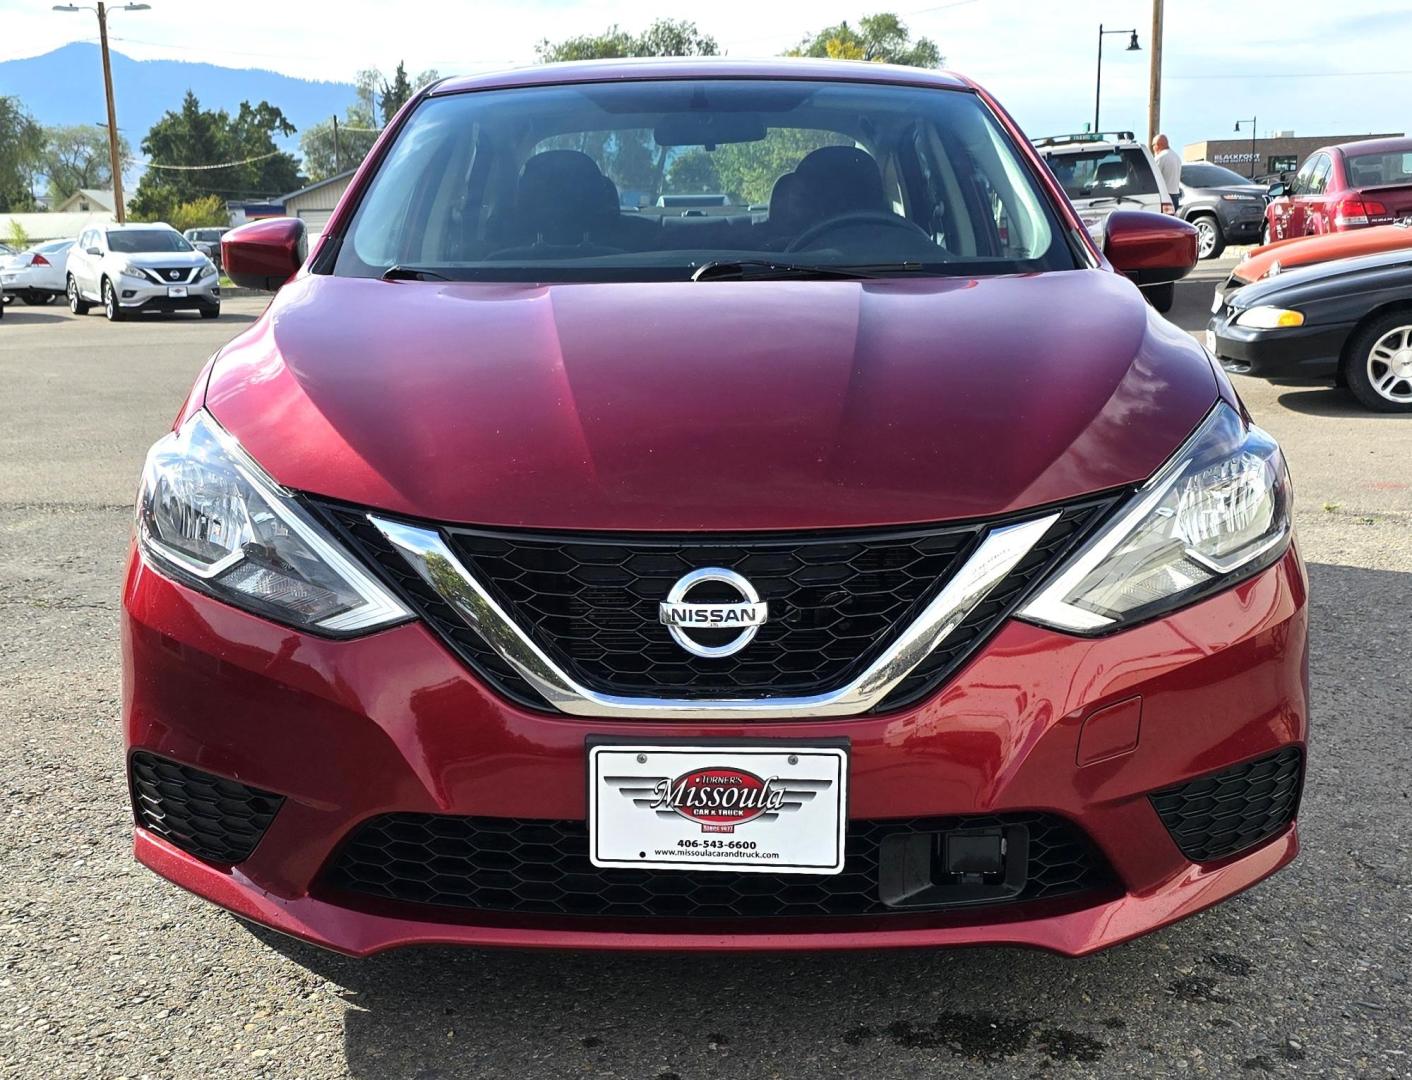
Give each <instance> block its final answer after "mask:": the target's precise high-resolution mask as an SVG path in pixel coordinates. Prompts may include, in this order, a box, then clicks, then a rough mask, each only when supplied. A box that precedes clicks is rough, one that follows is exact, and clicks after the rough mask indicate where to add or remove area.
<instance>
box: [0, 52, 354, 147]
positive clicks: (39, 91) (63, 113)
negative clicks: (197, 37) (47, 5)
mask: <svg viewBox="0 0 1412 1080" xmlns="http://www.w3.org/2000/svg"><path fill="white" fill-rule="evenodd" d="M111 58H112V65H113V97H114V99H115V101H116V102H117V110H118V129H119V130H120V131H122V133H123V134H124V135H126V136H127V140H128V143H129V144H131V146H132V148H133V152H134V153H137V152H139V150H138V148H139V146H140V144H141V142H142V139H143V136H145V135H146V134H147V131H148V129H149V128H151V127H152V125H153V124H154V123H155V122H156V121H157V120H158V119H159V118H160V117H161V115H162V114H163V113H164V112H166V111H168V110H169V109H178V108H180V107H181V100H182V98H183V97H184V96H185V95H186V91H187V90H188V89H189V90H193V91H195V93H196V96H197V97H198V98H199V99H200V101H201V105H202V107H203V108H207V109H226V110H227V111H229V112H231V113H235V112H236V111H238V110H239V108H240V103H241V102H242V101H249V102H251V103H255V102H258V101H261V100H264V101H268V102H269V103H270V104H271V105H274V106H276V107H277V108H279V109H281V110H282V111H283V112H284V115H285V116H287V117H288V118H289V121H290V123H292V124H293V125H294V126H295V127H297V128H298V129H299V130H300V131H303V130H304V129H305V128H307V127H309V126H310V125H311V124H316V123H318V122H319V121H320V120H326V119H328V118H329V117H330V116H332V115H333V114H335V113H337V114H338V115H339V116H342V115H343V110H344V108H345V107H346V106H347V105H348V104H349V103H350V102H351V101H352V100H353V97H354V88H353V84H352V83H339V82H316V81H314V80H312V79H297V78H294V77H293V76H290V75H281V74H279V73H278V72H275V71H264V70H261V69H258V68H228V67H219V66H217V65H216V64H194V63H188V62H187V61H184V60H134V59H132V58H131V57H129V56H124V55H123V54H122V53H120V52H112V53H111ZM0 95H9V96H14V97H18V98H19V99H20V101H21V102H22V103H23V104H24V107H25V108H26V109H27V110H28V111H29V114H30V115H31V116H33V117H34V119H35V120H36V121H37V122H38V123H40V124H96V123H101V122H105V121H106V120H107V112H106V107H105V105H104V102H103V61H102V57H101V55H100V54H99V50H98V46H97V45H93V44H90V43H87V42H74V43H72V44H69V45H64V46H62V47H61V48H58V49H55V50H54V51H53V52H48V53H45V54H43V55H42V56H29V57H25V58H24V59H21V60H6V61H3V62H0ZM298 139H299V137H298V135H295V136H294V137H293V138H292V139H287V140H280V142H281V143H282V144H283V145H284V148H285V149H290V150H294V149H297V147H298Z"/></svg>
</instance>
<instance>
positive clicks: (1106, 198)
mask: <svg viewBox="0 0 1412 1080" xmlns="http://www.w3.org/2000/svg"><path fill="white" fill-rule="evenodd" d="M1101 202H1135V203H1137V204H1138V206H1146V205H1147V204H1146V203H1145V202H1143V201H1142V200H1141V199H1139V198H1136V197H1135V196H1132V195H1097V196H1094V197H1093V198H1092V199H1090V201H1089V205H1090V206H1094V205H1096V204H1098V203H1101Z"/></svg>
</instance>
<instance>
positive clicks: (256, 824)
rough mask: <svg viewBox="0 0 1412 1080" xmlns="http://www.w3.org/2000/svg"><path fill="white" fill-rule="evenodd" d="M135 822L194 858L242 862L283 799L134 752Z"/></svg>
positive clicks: (186, 766) (188, 767) (263, 831)
mask: <svg viewBox="0 0 1412 1080" xmlns="http://www.w3.org/2000/svg"><path fill="white" fill-rule="evenodd" d="M130 768H131V773H130V775H131V781H132V806H133V811H134V813H135V814H136V815H137V823H138V824H139V825H141V826H142V827H143V828H144V829H147V830H148V831H149V832H154V833H156V834H157V835H158V836H160V837H162V839H164V840H167V841H170V842H171V843H173V844H175V845H176V846H177V847H179V848H181V849H182V850H183V851H188V852H190V853H191V854H192V855H195V856H196V857H197V858H198V859H205V860H206V861H207V862H215V863H238V862H244V861H245V860H246V859H248V858H249V857H250V853H251V852H252V851H254V850H255V845H256V844H258V843H259V842H260V837H262V836H264V835H265V830H266V829H267V828H269V825H270V822H271V820H273V818H274V816H275V811H277V810H278V809H279V808H280V804H281V803H283V802H284V799H283V798H282V797H281V796H279V795H271V794H270V793H269V792H268V791H261V790H259V789H258V788H252V787H246V786H245V785H244V784H241V783H237V782H236V781H234V780H227V779H225V778H224V777H221V776H212V775H211V774H210V773H204V772H200V771H199V770H197V769H193V768H191V767H190V766H188V765H179V764H177V763H176V762H175V761H168V760H167V759H166V758H160V757H157V756H156V755H155V754H148V753H144V752H141V751H139V752H138V753H135V754H133V755H132V760H131V765H130Z"/></svg>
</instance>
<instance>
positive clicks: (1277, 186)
mask: <svg viewBox="0 0 1412 1080" xmlns="http://www.w3.org/2000/svg"><path fill="white" fill-rule="evenodd" d="M1268 194H1269V196H1270V198H1272V199H1282V198H1284V197H1285V196H1286V195H1288V194H1289V188H1288V187H1287V186H1286V185H1285V184H1284V182H1283V181H1279V180H1277V181H1275V183H1273V184H1271V185H1270V190H1269V192H1268Z"/></svg>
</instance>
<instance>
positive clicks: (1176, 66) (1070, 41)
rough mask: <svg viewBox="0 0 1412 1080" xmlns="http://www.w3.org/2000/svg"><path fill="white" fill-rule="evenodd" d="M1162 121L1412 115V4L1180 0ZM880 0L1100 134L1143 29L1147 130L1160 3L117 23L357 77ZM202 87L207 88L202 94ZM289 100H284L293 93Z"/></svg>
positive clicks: (413, 6) (832, 16)
mask: <svg viewBox="0 0 1412 1080" xmlns="http://www.w3.org/2000/svg"><path fill="white" fill-rule="evenodd" d="M52 6H53V5H52V0H50V2H31V0H0V60H6V59H13V58H16V57H22V56H33V55H37V54H40V53H44V52H48V51H50V50H51V49H55V48H57V47H59V46H61V45H63V44H66V43H67V42H70V41H75V40H89V41H92V40H96V20H95V19H94V18H93V16H92V14H91V13H90V12H87V11H84V12H81V13H78V14H64V13H58V12H54V11H52V10H51V8H52ZM1166 9H1167V13H1166V35H1165V45H1164V50H1163V52H1164V78H1163V89H1162V126H1163V128H1164V130H1165V131H1166V132H1167V133H1168V134H1169V135H1170V136H1171V139H1172V142H1173V143H1174V144H1175V145H1177V146H1178V147H1180V146H1182V145H1184V144H1186V143H1189V142H1194V141H1197V140H1200V139H1207V138H1228V137H1234V136H1233V134H1232V127H1233V125H1234V123H1235V121H1236V120H1237V119H1244V118H1249V117H1256V118H1257V119H1258V121H1259V131H1260V134H1261V135H1262V136H1263V135H1267V134H1269V133H1270V132H1272V131H1276V130H1293V131H1294V132H1295V133H1296V134H1298V135H1345V134H1348V135H1352V134H1360V133H1365V132H1369V131H1398V132H1401V131H1406V130H1408V127H1409V126H1412V111H1409V109H1408V108H1407V105H1408V103H1409V102H1412V0H1408V2H1398V0H1383V2H1378V0H1338V2H1337V3H1332V4H1331V3H1329V2H1327V0H1278V2H1268V0H1260V2H1254V0H1168V3H1167V5H1166ZM879 10H884V11H886V10H892V11H896V12H897V14H899V15H900V16H902V18H903V20H904V21H905V22H906V23H907V25H908V26H909V28H910V29H911V30H912V31H913V33H914V34H919V35H925V36H927V37H930V38H932V40H934V41H935V42H936V43H937V44H938V45H939V46H940V48H941V51H942V53H943V55H944V56H945V57H946V66H947V67H949V68H952V69H954V70H956V71H960V72H962V73H964V74H966V75H969V76H970V77H972V78H974V79H976V80H978V81H979V82H980V83H981V84H982V85H984V86H986V87H987V88H988V89H990V90H991V91H992V92H994V93H995V94H996V95H997V96H998V97H999V98H1000V100H1001V102H1002V103H1004V104H1005V106H1006V107H1007V108H1008V109H1009V110H1010V111H1011V112H1012V113H1013V114H1014V115H1015V116H1016V118H1017V119H1018V120H1019V122H1020V124H1021V125H1022V126H1023V127H1024V128H1025V130H1026V132H1027V134H1029V135H1031V136H1039V135H1043V134H1048V133H1054V132H1063V131H1078V130H1082V128H1083V125H1084V124H1085V123H1086V122H1089V121H1091V119H1092V116H1093V92H1094V65H1095V53H1096V48H1097V36H1098V28H1099V25H1100V23H1101V24H1103V25H1104V26H1105V27H1108V28H1111V29H1119V30H1128V29H1136V30H1137V31H1138V40H1139V43H1140V44H1141V46H1142V50H1143V51H1141V52H1137V53H1133V52H1127V51H1125V46H1126V44H1127V41H1126V39H1125V38H1123V37H1121V36H1116V35H1115V36H1111V37H1108V38H1106V39H1105V47H1104V60H1103V101H1102V116H1101V120H1102V126H1103V128H1104V129H1107V130H1112V129H1115V128H1118V129H1121V128H1128V129H1131V130H1134V131H1137V132H1139V133H1140V134H1141V133H1143V132H1145V131H1146V126H1147V80H1148V63H1149V60H1150V55H1151V54H1150V51H1149V48H1150V40H1149V39H1150V30H1151V19H1152V14H1151V12H1152V8H1151V2H1150V0H1062V2H1061V3H1052V2H1051V3H1045V2H1036V0H932V2H929V0H877V2H869V0H864V2H862V3H861V4H860V3H859V2H857V0H763V2H762V0H712V2H711V3H709V4H702V3H700V2H699V0H696V2H692V3H686V2H677V0H655V2H654V3H652V4H650V5H644V4H640V3H638V4H630V3H626V2H623V0H515V2H513V3H507V2H502V0H477V2H475V3H471V2H466V0H398V2H391V0H337V2H332V0H151V10H150V11H142V12H118V13H115V14H113V15H112V17H111V18H110V31H109V32H110V38H111V42H112V45H113V47H114V48H115V49H118V50H120V51H121V52H124V53H126V54H127V55H129V56H131V57H133V58H135V59H155V58H161V59H170V60H195V61H205V62H208V63H214V64H221V65H225V66H228V67H261V68H271V69H273V70H276V71H281V72H284V73H286V74H290V75H299V76H303V77H306V78H315V79H336V80H340V81H351V79H352V77H353V74H354V72H356V71H357V70H358V69H360V68H364V67H378V68H381V69H383V70H390V69H391V68H393V67H395V66H396V64H397V61H398V60H404V61H405V62H406V64H407V68H408V69H409V70H410V71H413V72H415V71H420V70H422V69H425V68H436V69H437V70H438V71H440V72H441V73H442V74H458V73H473V72H476V71H483V70H489V69H492V68H499V67H506V66H514V65H519V64H526V63H532V62H533V60H534V46H535V43H536V42H537V41H539V40H540V39H541V38H544V37H550V38H554V39H559V38H563V37H567V36H570V35H573V34H579V33H589V32H594V31H598V30H602V29H604V28H606V27H607V26H609V25H611V24H614V23H616V24H618V25H620V26H621V27H623V28H624V29H627V30H640V29H642V28H643V27H644V26H645V25H646V23H647V22H649V21H651V19H653V18H657V17H670V18H683V19H691V20H693V21H695V22H696V23H697V25H698V26H699V27H700V28H701V30H703V31H705V32H707V33H709V34H711V35H713V36H714V37H715V38H716V40H717V41H718V42H719V44H720V47H721V50H722V51H723V52H725V53H728V54H729V55H731V56H735V57H752V56H768V55H774V54H777V53H780V52H782V51H784V50H785V49H787V48H789V47H790V46H792V45H794V44H796V43H797V42H798V41H799V39H800V38H801V37H802V36H803V35H804V34H805V33H806V32H808V31H810V30H814V29H819V28H821V27H823V26H827V25H831V24H833V23H836V22H838V21H839V20H841V19H856V18H857V17H858V16H860V15H867V14H870V13H873V12H875V11H879ZM197 90H198V93H199V87H198V88H197ZM275 104H278V103H277V102H276V103H275Z"/></svg>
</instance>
